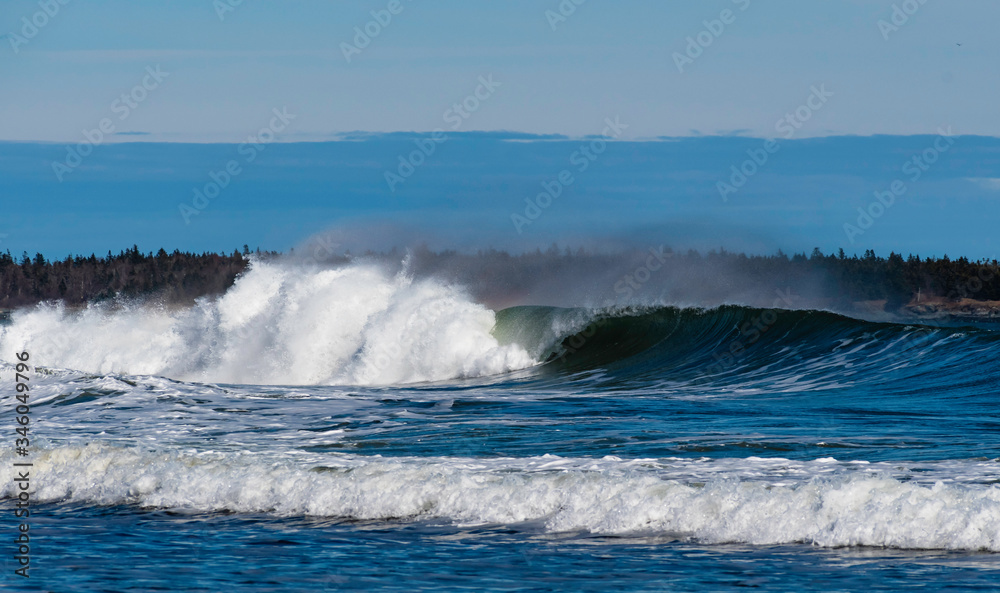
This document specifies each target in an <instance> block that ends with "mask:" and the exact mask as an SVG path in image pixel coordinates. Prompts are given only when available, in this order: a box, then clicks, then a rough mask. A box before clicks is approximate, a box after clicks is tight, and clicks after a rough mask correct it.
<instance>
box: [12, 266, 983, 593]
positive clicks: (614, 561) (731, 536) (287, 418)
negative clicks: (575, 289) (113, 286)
mask: <svg viewBox="0 0 1000 593" xmlns="http://www.w3.org/2000/svg"><path fill="white" fill-rule="evenodd" d="M21 351H26V352H28V353H29V354H30V364H31V365H32V369H31V371H30V372H29V373H28V375H29V377H30V379H29V384H30V385H31V390H30V409H31V412H30V414H31V425H30V436H31V446H30V454H29V455H28V456H26V457H21V456H17V455H16V454H15V451H14V437H15V435H14V429H15V428H16V426H17V424H16V423H15V421H14V416H15V414H14V412H13V411H12V410H13V409H14V406H15V405H17V403H18V402H16V401H15V391H14V385H15V366H14V365H15V363H16V362H17V361H16V360H15V358H14V355H15V353H16V352H21ZM998 359H1000V331H995V330H992V329H990V328H989V327H958V328H945V327H926V326H917V325H912V326H909V325H898V324H887V323H871V322H866V321H860V320H856V319H851V318H848V317H844V316H841V315H837V314H834V313H831V312H822V311H808V310H797V311H791V310H780V309H754V308H748V307H742V306H737V305H727V306H722V307H716V308H708V309H700V308H676V307H671V306H665V305H664V306H642V307H639V306H633V307H615V308H603V309H588V308H577V309H565V308H552V307H514V308H509V309H504V310H501V311H492V310H490V309H488V308H486V307H485V306H483V305H480V304H477V303H475V302H473V301H472V300H471V299H470V298H469V297H468V296H467V294H466V293H465V292H464V291H463V290H462V289H461V287H456V286H450V285H447V284H444V283H440V282H436V281H434V280H415V279H412V278H409V277H406V276H405V275H389V274H387V273H386V272H384V271H382V270H380V269H379V268H378V267H376V266H365V265H361V264H358V265H353V266H349V267H345V268H342V269H338V270H307V269H299V268H292V267H283V266H280V265H276V264H264V263H257V264H255V265H254V266H253V268H252V269H251V271H250V272H248V273H247V274H245V275H244V276H242V277H241V278H240V279H238V281H237V283H236V285H234V286H233V287H232V288H231V289H230V290H229V291H228V292H227V293H226V294H225V295H223V296H221V297H218V298H207V299H203V300H201V301H199V302H198V303H197V304H196V305H195V306H193V307H190V308H182V309H177V308H167V307H161V306H156V305H153V304H148V303H147V304H135V303H133V304H129V303H124V302H118V303H110V304H103V305H92V306H90V307H88V308H86V309H83V310H70V309H67V308H64V307H62V306H60V305H55V304H49V305H41V306H38V307H35V308H31V309H24V310H19V311H16V312H15V313H14V314H13V315H12V318H11V320H10V321H9V322H7V323H6V324H5V325H3V326H0V360H3V363H2V364H0V394H2V402H0V404H2V405H3V409H4V413H3V415H2V417H3V418H5V421H4V423H3V427H2V428H3V433H4V434H5V442H4V444H3V446H2V448H0V496H2V498H3V500H2V502H0V513H2V515H3V517H4V525H5V526H6V527H5V529H4V531H5V533H6V534H7V535H5V536H3V537H0V550H2V551H3V557H4V558H5V572H4V576H3V579H2V581H0V582H2V583H3V586H4V587H6V588H10V589H16V588H39V589H43V590H52V591H78V592H90V591H156V590H171V591H213V592H214V591H227V590H228V591H292V590H300V591H324V590H330V591H336V590H374V589H378V590H392V591H418V590H428V591H429V590H434V591H458V590H465V591H515V590H518V591H520V590H537V591H551V590H572V591H578V590H579V591H607V590H627V591H717V590H730V589H736V588H743V587H755V588H759V589H763V590H787V591H896V590H901V589H907V588H920V589H924V590H996V589H997V587H998V583H1000V365H998V364H997V361H998ZM25 460H28V461H30V462H31V463H33V464H34V465H33V467H32V492H31V496H32V507H31V516H30V518H29V519H28V521H29V522H30V526H31V527H30V529H31V534H32V540H31V557H32V558H31V572H30V574H31V577H30V579H27V580H26V579H22V578H20V577H17V576H15V575H14V574H13V571H14V568H16V563H15V561H14V560H13V555H14V553H15V543H14V539H15V536H16V531H15V530H16V524H17V523H18V522H19V521H20V519H15V518H14V504H15V503H14V499H15V497H16V494H17V490H16V482H15V481H14V479H15V477H16V475H15V471H14V470H15V468H14V466H13V463H15V462H23V461H25Z"/></svg>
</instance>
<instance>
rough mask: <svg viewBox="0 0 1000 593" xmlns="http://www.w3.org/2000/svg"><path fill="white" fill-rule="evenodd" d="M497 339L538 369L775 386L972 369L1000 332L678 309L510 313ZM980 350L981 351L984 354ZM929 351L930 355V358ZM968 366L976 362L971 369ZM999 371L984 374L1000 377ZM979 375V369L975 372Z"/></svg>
mask: <svg viewBox="0 0 1000 593" xmlns="http://www.w3.org/2000/svg"><path fill="white" fill-rule="evenodd" d="M493 335H494V336H495V337H496V338H497V340H498V341H500V343H502V344H512V343H514V344H518V345H520V346H522V347H523V348H525V349H526V350H528V352H529V353H531V354H532V356H535V358H536V359H537V360H539V361H541V362H544V363H545V364H543V365H542V367H540V372H542V373H553V372H554V373H558V374H565V373H579V372H586V371H600V372H602V373H606V374H608V375H610V376H613V377H614V378H615V379H616V380H621V381H629V382H640V383H647V384H648V383H656V382H660V381H671V382H673V381H680V382H687V381H693V380H697V381H712V382H715V383H719V384H731V383H733V382H738V381H740V380H742V379H744V378H746V377H748V376H753V377H758V378H759V377H762V376H766V377H768V378H769V379H772V380H779V379H780V380H792V379H795V378H796V377H798V378H801V377H807V376H808V377H814V378H815V376H816V375H822V378H823V380H825V381H827V382H831V381H835V380H836V379H837V377H838V376H846V375H850V376H851V377H854V378H857V375H858V374H859V373H867V374H868V375H869V376H870V377H878V376H880V373H884V372H885V371H886V370H887V369H893V368H897V367H903V366H908V365H912V363H913V362H914V361H918V360H919V361H922V362H930V363H931V364H933V365H935V366H938V365H946V364H950V362H949V361H951V360H952V359H953V358H955V357H958V358H961V359H963V360H965V361H966V363H969V361H971V360H973V359H976V357H975V356H973V357H969V356H967V353H968V350H969V349H970V347H972V346H975V351H976V352H978V353H980V356H986V357H987V358H989V359H990V360H992V361H995V360H996V357H997V355H998V354H1000V332H995V331H989V330H983V329H974V328H936V327H927V326H912V325H901V324H891V323H873V322H866V321H861V320H857V319H852V318H850V317H844V316H842V315H838V314H835V313H830V312H825V311H809V310H783V309H758V308H752V307H743V306H736V305H726V306H722V307H718V308H715V309H681V308H677V307H657V308H641V309H639V308H627V309H619V310H587V309H563V308H558V307H540V306H529V307H511V308H508V309H503V310H501V311H499V312H498V313H497V314H496V325H495V327H494V329H493ZM983 347H984V348H983ZM929 352H932V353H933V359H931V358H929V356H928V353H929ZM970 364H971V363H970ZM996 367H997V365H995V364H992V365H990V366H989V370H988V371H986V372H987V374H989V375H990V376H993V377H994V380H996V377H997V376H998V375H1000V373H998V371H996V370H995V369H996ZM976 372H977V374H978V375H982V372H983V371H982V367H980V369H979V370H978V371H976Z"/></svg>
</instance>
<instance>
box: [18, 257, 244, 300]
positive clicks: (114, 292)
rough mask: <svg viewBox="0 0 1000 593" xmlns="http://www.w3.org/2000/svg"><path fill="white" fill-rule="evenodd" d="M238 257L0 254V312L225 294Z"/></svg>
mask: <svg viewBox="0 0 1000 593" xmlns="http://www.w3.org/2000/svg"><path fill="white" fill-rule="evenodd" d="M246 254H249V249H247V247H246V246H244V253H240V252H239V251H234V252H233V253H232V254H230V255H225V254H219V253H201V254H195V253H183V252H180V251H174V252H173V253H167V252H166V251H165V250H163V249H160V250H159V251H158V252H156V253H155V254H154V253H148V254H146V253H141V252H140V251H139V249H138V247H136V246H133V247H132V248H131V249H126V250H124V251H121V252H120V253H119V254H118V255H113V254H112V253H111V252H110V251H109V252H108V254H107V255H106V256H105V257H96V256H95V255H93V254H91V255H90V256H89V257H84V256H69V257H67V258H66V259H64V260H58V261H46V259H45V257H43V256H42V254H40V253H37V254H35V257H33V258H31V257H28V254H27V253H24V254H23V255H22V256H21V258H20V261H17V260H15V259H14V258H13V257H12V256H11V254H10V251H7V252H6V253H0V308H7V309H10V308H15V307H21V306H25V305H32V304H35V303H38V302H41V301H51V300H61V301H64V302H66V303H67V304H72V305H78V304H83V303H86V302H90V301H101V300H107V299H112V298H115V297H117V296H125V297H134V296H146V295H155V296H157V297H159V298H162V299H163V301H164V302H166V303H186V302H191V301H193V300H194V299H195V298H197V297H199V296H203V295H209V294H219V293H222V292H225V290H226V289H227V288H229V287H230V286H232V284H233V282H234V281H235V279H236V276H237V275H238V274H239V273H240V272H242V271H243V270H244V268H246V265H247V261H246V258H245V255H246Z"/></svg>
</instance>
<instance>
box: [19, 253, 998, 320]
mask: <svg viewBox="0 0 1000 593" xmlns="http://www.w3.org/2000/svg"><path fill="white" fill-rule="evenodd" d="M658 249H659V251H660V253H666V254H669V257H666V258H663V257H661V258H660V260H657V261H660V262H661V263H662V265H659V266H657V267H656V270H655V271H652V272H650V271H649V270H646V271H645V272H644V273H643V272H642V270H643V265H644V264H643V262H653V263H656V262H655V261H653V260H650V253H651V252H650V251H649V250H634V251H631V252H623V253H617V254H606V253H603V254H602V253H590V252H587V251H585V250H583V249H577V250H575V251H572V250H570V249H569V248H559V247H558V246H556V245H553V246H552V247H550V248H549V249H548V250H546V251H541V250H536V251H534V252H527V253H521V254H510V253H507V252H504V251H497V250H493V249H490V250H484V251H479V252H477V253H459V252H455V251H443V252H432V251H430V250H428V249H426V248H423V247H422V248H416V249H413V250H410V255H411V256H412V257H410V258H407V261H408V262H409V264H408V265H409V266H410V270H411V271H412V272H413V273H415V274H417V275H436V276H443V277H446V278H450V279H453V280H455V281H456V282H460V283H462V284H463V285H464V286H467V287H468V288H469V290H470V291H471V292H472V293H473V294H474V295H476V296H478V297H482V298H483V300H484V302H485V301H489V300H492V301H493V302H494V303H499V304H502V305H504V306H506V305H509V304H517V303H519V302H528V301H532V300H534V301H539V300H542V301H544V300H552V299H550V298H548V297H547V295H552V294H556V293H562V294H565V293H567V292H571V291H573V290H576V291H584V290H587V287H588V286H589V287H591V288H594V290H593V292H594V293H595V294H596V293H598V292H601V291H603V292H604V294H605V295H608V294H610V295H613V294H614V291H613V290H612V287H615V286H622V285H623V283H632V284H633V285H635V286H639V284H637V283H647V282H648V284H646V285H644V286H643V289H644V290H647V293H648V294H650V295H652V296H654V297H655V296H665V297H668V298H672V299H676V300H678V301H684V300H685V299H691V300H692V301H695V300H698V299H700V298H702V297H708V298H718V299H726V298H736V299H738V298H740V297H742V296H745V295H747V294H750V293H749V292H747V291H748V290H752V289H753V287H765V288H766V289H767V291H770V292H773V290H774V287H789V288H792V289H795V290H798V291H801V292H803V293H808V294H810V295H812V296H813V297H814V299H813V300H816V299H822V300H824V301H825V302H826V303H829V304H831V305H849V304H850V303H852V302H858V301H879V300H884V301H886V303H885V309H886V310H888V311H894V310H897V309H899V308H900V307H902V306H903V305H906V304H908V303H910V302H912V301H914V300H915V299H916V298H917V296H918V294H919V295H920V296H921V297H926V298H935V297H936V298H945V299H951V300H957V299H961V298H970V299H974V300H980V301H982V300H1000V265H998V262H997V260H985V259H983V260H979V261H970V260H968V259H967V258H964V257H960V258H958V259H955V260H952V259H949V258H948V257H947V256H944V257H942V258H940V259H935V258H920V257H919V256H915V255H910V256H907V257H905V258H904V257H903V256H902V255H899V254H896V253H890V254H889V256H888V257H879V256H876V255H875V253H874V252H873V251H871V250H869V251H866V252H865V253H864V255H862V256H860V257H859V256H851V257H848V256H846V255H845V254H844V251H843V250H840V251H839V253H837V254H830V255H824V254H823V253H822V252H820V250H819V249H814V250H813V252H812V253H811V254H810V255H806V254H805V253H800V254H794V255H792V256H791V257H789V256H787V255H785V254H784V253H782V252H780V251H779V252H778V253H777V254H774V255H746V254H743V253H739V254H737V253H731V252H727V251H725V250H722V251H710V252H708V253H706V254H701V253H699V252H696V251H687V252H674V251H672V250H670V249H669V248H662V247H661V248H658ZM254 254H255V255H256V257H260V258H265V259H268V258H276V257H279V256H280V254H278V253H276V252H261V251H260V250H257V251H256V252H254ZM250 255H251V252H250V250H249V248H248V247H247V246H246V245H244V246H243V250H242V252H241V251H239V250H237V251H233V253H231V254H228V255H227V254H224V253H223V254H220V253H200V254H196V253H186V252H180V251H176V250H175V251H174V252H173V253H167V252H166V251H165V250H163V249H160V250H159V251H158V252H156V253H155V254H154V253H152V252H150V253H141V252H140V251H139V249H138V248H137V247H136V246H133V247H132V248H131V249H126V250H124V251H121V252H120V253H118V254H117V255H114V254H112V253H110V252H109V253H108V254H107V255H106V256H104V257H96V256H95V255H90V256H89V257H84V256H70V257H67V258H66V259H64V260H55V261H47V260H46V259H45V258H44V257H43V256H42V255H41V254H36V255H35V256H34V257H33V258H32V257H29V256H28V254H27V253H24V254H23V255H22V256H21V258H20V259H19V260H18V259H15V258H14V257H12V256H11V254H10V252H9V251H8V252H6V253H0V308H4V309H9V308H15V307H22V306H26V305H32V304H35V303H38V302H41V301H50V300H62V301H64V302H66V303H67V304H71V305H80V304H83V303H87V302H91V301H101V300H107V299H113V298H116V297H118V296H124V297H138V296H153V297H156V298H158V299H160V300H161V301H162V302H164V303H166V304H183V303H190V302H192V301H193V300H194V299H196V298H198V297H200V296H206V295H215V294H221V293H223V292H225V291H226V290H227V289H228V288H229V287H230V286H232V284H233V282H234V281H235V280H236V277H237V276H238V275H239V274H240V273H241V272H243V271H244V270H245V269H246V267H247V265H248V262H249V256H250ZM290 255H294V254H290ZM358 258H361V259H376V260H377V259H381V260H383V261H386V262H395V263H396V265H401V264H400V261H401V260H402V259H403V258H402V253H401V252H398V251H397V250H393V251H392V252H389V253H372V252H367V253H364V254H360V255H357V256H352V255H351V254H350V253H349V252H348V253H346V254H329V257H328V258H326V259H327V260H328V261H326V262H323V263H327V264H328V265H331V266H334V265H342V264H343V263H345V262H348V261H351V260H354V259H358ZM292 261H294V258H292ZM633 276H635V278H637V279H634V278H633ZM650 277H651V278H652V279H649V278H650ZM748 287H749V288H748ZM741 291H742V292H741ZM498 294H502V295H503V296H501V297H497V295H498ZM761 295H763V296H762V298H763V297H766V296H767V295H766V294H765V291H764V290H761Z"/></svg>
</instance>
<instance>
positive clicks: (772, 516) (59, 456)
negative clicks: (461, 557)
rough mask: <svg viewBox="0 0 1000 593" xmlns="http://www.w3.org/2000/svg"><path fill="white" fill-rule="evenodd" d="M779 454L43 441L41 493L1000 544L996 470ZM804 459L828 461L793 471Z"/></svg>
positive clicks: (599, 529) (614, 528) (702, 535)
mask: <svg viewBox="0 0 1000 593" xmlns="http://www.w3.org/2000/svg"><path fill="white" fill-rule="evenodd" d="M10 460H11V459H10V457H9V454H4V459H3V463H0V484H2V485H3V493H4V495H5V496H8V497H10V496H12V495H14V494H15V490H14V487H15V486H14V484H15V483H14V482H13V477H14V474H13V468H12V467H11V464H10V463H9V461H10ZM782 462H787V460H754V459H750V460H742V461H741V462H740V463H742V464H743V465H749V466H750V467H752V468H756V469H754V470H753V471H752V472H751V474H753V473H754V472H758V473H759V472H760V471H765V473H767V472H772V473H774V472H778V474H781V476H780V477H779V479H777V480H776V479H774V478H775V476H777V474H774V475H771V476H770V477H769V476H766V475H749V476H748V474H746V473H744V472H741V471H738V470H736V469H735V468H736V467H738V465H739V464H735V465H734V464H732V463H729V462H727V461H723V462H721V463H720V464H719V465H720V467H718V468H715V471H708V472H707V473H706V478H707V479H705V480H704V481H702V482H699V481H696V480H691V479H685V478H684V477H682V476H683V475H685V474H686V473H687V472H689V471H690V470H691V469H692V468H693V466H692V465H691V464H696V465H699V464H700V466H701V469H702V470H704V469H709V468H712V467H713V466H714V465H716V462H715V461H711V460H698V461H691V460H630V461H627V460H619V459H617V458H605V459H600V460H595V459H563V458H558V457H553V456H545V457H540V458H531V459H460V458H441V457H431V458H399V459H393V458H381V457H363V456H339V457H336V458H334V459H332V460H329V461H327V462H325V463H324V464H323V466H322V467H319V466H316V465H313V464H311V463H305V462H304V458H301V457H296V456H291V457H289V456H285V457H284V458H283V459H281V460H277V459H273V460H272V459H267V458H266V457H261V456H258V455H249V454H221V453H213V454H208V453H202V454H199V455H192V454H188V455H184V454H179V453H175V452H164V451H159V452H157V451H146V450H141V449H136V448H114V447H109V446H106V445H88V446H84V447H63V448H58V449H51V450H47V451H44V452H43V453H42V454H41V455H39V457H38V458H37V459H36V460H35V462H34V463H35V465H34V468H33V472H34V474H33V480H34V481H33V484H35V485H36V488H37V492H36V493H35V494H34V496H35V499H36V500H39V501H63V500H69V501H78V502H85V503H88V504H136V505H142V506H147V507H163V508H173V509H193V510H198V511H231V512H264V513H274V514H277V515H283V516H295V515H318V516H329V517H344V518H355V519H376V520H377V519H401V518H402V519H417V518H428V519H429V518H437V519H443V520H447V521H450V522H452V523H455V524H462V525H483V524H512V523H521V522H527V521H533V522H541V523H542V524H543V525H544V528H545V529H546V530H548V531H551V532H567V531H578V530H586V531H590V532H593V533H599V534H630V533H649V532H653V533H672V534H683V535H686V536H688V537H692V538H695V539H696V540H698V541H702V542H707V543H727V542H743V543H750V544H782V543H792V542H808V543H812V544H815V545H820V546H857V545H866V546H888V547H896V548H911V549H961V550H992V551H1000V488H998V487H997V486H996V485H995V484H994V485H988V484H982V483H979V484H973V483H964V484H958V483H952V484H945V483H940V482H938V483H933V484H928V483H916V482H909V481H903V480H900V479H896V478H894V477H892V476H889V475H884V474H879V473H875V472H871V471H868V468H867V466H866V465H865V464H841V463H839V462H836V461H835V460H833V461H831V460H822V461H817V462H808V463H805V464H804V465H803V464H801V463H800V464H798V467H797V468H793V471H788V468H784V469H782V468H783V466H782ZM734 463H735V462H734ZM793 465H795V464H793ZM813 466H815V467H813ZM803 467H805V468H806V469H807V470H808V469H810V468H812V469H816V470H817V471H819V472H820V473H818V474H812V473H811V472H810V471H805V475H802V476H799V477H798V478H797V479H793V478H795V474H796V471H799V470H802V468H803ZM994 469H995V468H994ZM779 470H780V471H779ZM703 473H704V472H703Z"/></svg>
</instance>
